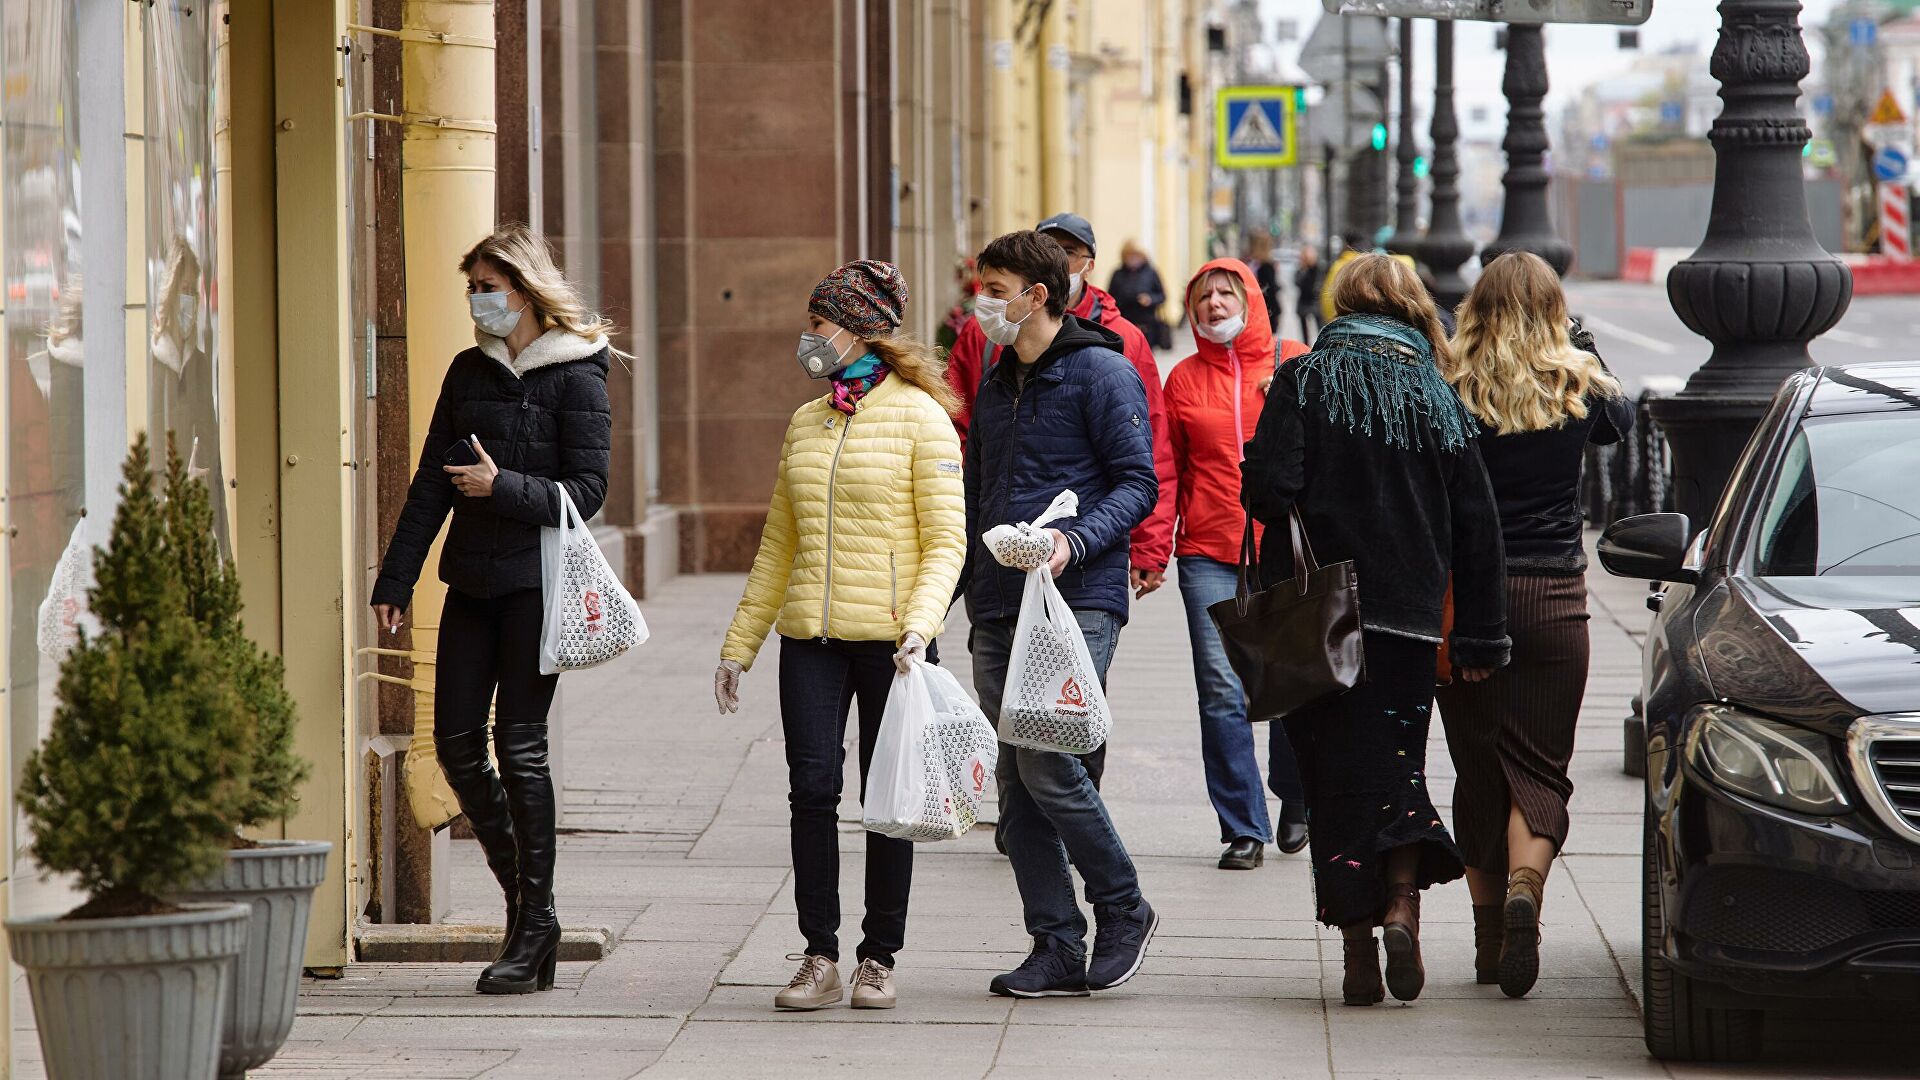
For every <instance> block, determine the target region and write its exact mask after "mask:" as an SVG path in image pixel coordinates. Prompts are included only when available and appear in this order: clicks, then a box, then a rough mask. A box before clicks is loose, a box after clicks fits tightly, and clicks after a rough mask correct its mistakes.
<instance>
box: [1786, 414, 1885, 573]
mask: <svg viewBox="0 0 1920 1080" xmlns="http://www.w3.org/2000/svg"><path fill="white" fill-rule="evenodd" d="M1756 541H1757V543H1756V546H1755V548H1754V553H1755V557H1754V572H1755V573H1756V574H1758V575H1759V576H1761V577H1826V576H1847V577H1872V576H1879V577H1908V576H1912V575H1916V574H1920V411H1900V412H1886V413H1861V414H1854V415H1846V416H1829V417H1810V418H1808V419H1807V420H1805V421H1804V422H1803V423H1802V424H1801V426H1800V430H1799V431H1797V432H1795V434H1794V437H1793V442H1792V444H1791V445H1789V446H1788V447H1787V451H1786V454H1785V455H1784V457H1783V459H1782V461H1781V463H1780V469H1779V472H1778V474H1777V475H1776V476H1775V478H1774V482H1773V490H1772V491H1771V492H1770V493H1768V495H1767V499H1766V503H1765V505H1764V508H1763V509H1762V511H1761V514H1760V518H1759V524H1758V529H1757V531H1756Z"/></svg>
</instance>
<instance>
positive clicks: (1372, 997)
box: [1340, 926, 1387, 1005]
mask: <svg viewBox="0 0 1920 1080" xmlns="http://www.w3.org/2000/svg"><path fill="white" fill-rule="evenodd" d="M1366 930H1367V935H1366V936H1365V937H1354V936H1353V935H1351V934H1348V935H1346V936H1345V937H1344V938H1342V939H1341V942H1340V951H1341V959H1342V960H1343V961H1345V964H1346V978H1345V979H1344V980H1343V981H1342V982H1341V984H1340V1000H1341V1001H1343V1002H1345V1003H1346V1004H1348V1005H1378V1004H1379V1003H1380V1002H1382V1001H1385V1000H1386V998H1387V991H1386V988H1385V987H1383V986H1381V985H1380V942H1379V941H1377V940H1375V938H1374V936H1373V927H1371V926H1369V927H1367V928H1366Z"/></svg>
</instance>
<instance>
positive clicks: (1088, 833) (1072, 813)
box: [973, 611, 1140, 956]
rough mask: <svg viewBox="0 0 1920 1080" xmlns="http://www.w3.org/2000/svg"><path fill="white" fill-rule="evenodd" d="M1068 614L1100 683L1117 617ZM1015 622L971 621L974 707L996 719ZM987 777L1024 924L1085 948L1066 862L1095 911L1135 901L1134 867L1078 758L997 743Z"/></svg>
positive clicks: (1116, 636) (1070, 948)
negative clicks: (995, 761)
mask: <svg viewBox="0 0 1920 1080" xmlns="http://www.w3.org/2000/svg"><path fill="white" fill-rule="evenodd" d="M1074 618H1075V620H1076V621H1078V622H1079V624H1080V632H1081V633H1082V634H1083V635H1085V637H1086V639H1087V651H1088V653H1090V654H1091V656H1092V659H1093V666H1094V669H1095V671H1096V672H1097V673H1098V675H1099V677H1100V682H1101V685H1102V686H1104V685H1105V684H1106V681H1107V667H1108V665H1109V664H1111V663H1112V662H1113V649H1114V646H1115V645H1117V644H1118V643H1119V641H1120V620H1119V619H1118V618H1116V617H1114V616H1113V615H1111V614H1109V613H1107V612H1104V611H1077V612H1075V613H1074ZM1014 625H1015V621H1014V620H1012V619H1004V620H999V621H996V622H987V623H981V624H979V625H977V626H975V627H974V630H973V685H974V689H975V690H977V691H978V692H979V694H980V707H981V709H982V710H983V711H985V712H986V714H987V719H989V720H992V721H993V722H994V723H995V724H998V723H999V722H1000V698H1001V696H1002V694H1004V692H1005V691H1006V685H1007V662H1008V660H1009V659H1010V657H1011V656H1012V653H1013V631H1014ZM994 781H995V782H996V783H998V784H999V786H1000V829H1001V834H1002V836H1003V838H1004V839H1005V840H1006V844H1007V858H1008V859H1009V860H1010V861H1011V862H1012V863H1013V878H1014V882H1015V884H1017V885H1018V886H1019V888H1020V905H1021V907H1022V908H1023V909H1025V913H1026V922H1027V933H1029V934H1031V935H1033V936H1034V938H1036V939H1046V940H1048V941H1050V942H1051V943H1052V944H1054V945H1055V946H1057V947H1059V948H1061V949H1064V950H1066V951H1067V952H1069V953H1071V954H1072V955H1075V956H1085V955H1086V937H1087V919H1086V916H1085V915H1084V914H1082V913H1081V911H1080V905H1079V903H1078V902H1077V901H1076V900H1075V899H1074V892H1073V868H1076V867H1077V868H1078V869H1079V871H1080V876H1081V877H1082V878H1083V879H1085V881H1086V884H1087V903H1089V904H1092V905H1093V906H1094V910H1095V912H1096V913H1098V912H1099V910H1100V909H1101V908H1106V907H1114V908H1121V909H1131V908H1133V907H1134V906H1135V905H1137V904H1138V903H1140V877H1139V875H1138V874H1136V873H1135V872H1134V868H1133V860H1132V859H1131V858H1129V857H1128V856H1127V849H1126V847H1125V846H1124V845H1122V844H1121V843H1120V836H1119V834H1118V833H1116V832H1115V831H1114V829H1113V819H1112V818H1110V817H1108V816H1107V806H1106V803H1105V802H1103V801H1101V798H1100V792H1099V790H1098V789H1096V788H1095V787H1094V786H1093V781H1092V779H1091V778H1090V777H1088V775H1087V767H1086V765H1085V763H1083V762H1082V761H1081V760H1080V759H1079V758H1077V757H1075V756H1074V755H1072V754H1056V753H1049V752H1047V751H1044V750H1027V749H1023V748H1020V747H1013V746H1008V745H1007V744H1006V743H1001V744H1000V764H999V767H998V768H996V769H995V770H994ZM1069 859H1071V865H1069Z"/></svg>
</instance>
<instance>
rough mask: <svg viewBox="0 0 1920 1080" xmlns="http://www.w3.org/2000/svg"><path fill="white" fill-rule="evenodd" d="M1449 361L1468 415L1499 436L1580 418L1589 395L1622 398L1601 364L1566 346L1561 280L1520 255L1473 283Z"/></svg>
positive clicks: (1535, 259)
mask: <svg viewBox="0 0 1920 1080" xmlns="http://www.w3.org/2000/svg"><path fill="white" fill-rule="evenodd" d="M1453 355H1454V362H1453V364H1452V365H1451V366H1446V367H1442V368H1441V370H1442V371H1444V372H1446V375H1447V379H1448V381H1449V382H1451V383H1453V388H1454V389H1455V390H1456V391H1458V392H1459V394H1460V400H1461V401H1462V402H1463V403H1464V404H1465V405H1466V406H1467V410H1468V411H1469V412H1471V413H1473V415H1474V416H1476V417H1478V418H1480V420H1481V421H1482V422H1484V423H1486V424H1487V425H1488V426H1490V427H1492V428H1493V429H1494V430H1495V431H1498V432H1499V433H1500V434H1502V435H1508V434H1512V433H1514V432H1519V431H1545V430H1547V429H1548V428H1555V427H1559V426H1560V425H1561V424H1564V423H1566V422H1567V421H1568V420H1569V419H1580V418H1583V417H1585V416H1586V415H1587V400H1586V399H1587V395H1588V393H1589V392H1591V391H1593V390H1600V391H1602V392H1603V393H1607V394H1614V395H1617V394H1619V393H1620V383H1619V380H1617V379H1615V378H1614V377H1613V376H1612V375H1610V374H1608V373H1607V370H1606V368H1604V367H1602V366H1601V364H1600V359H1599V358H1598V357H1596V356H1594V355H1593V354H1592V353H1589V352H1586V351H1584V350H1581V349H1578V348H1575V347H1574V345H1573V342H1572V341H1570V340H1569V339H1568V337H1567V297H1566V294H1565V293H1564V292H1562V291H1561V289H1560V277H1559V275H1558V274H1555V273H1554V272H1553V267H1551V266H1548V265H1547V263H1546V260H1544V259H1542V258H1540V257H1539V256H1538V255H1533V254H1529V253H1527V252H1524V251H1510V252H1508V253H1506V254H1505V255H1502V256H1500V257H1499V258H1497V259H1495V260H1493V261H1492V262H1490V263H1488V264H1487V268H1486V269H1485V270H1484V271H1482V272H1481V274H1480V280H1479V281H1476V282H1474V285H1473V290H1472V291H1471V292H1469V293H1467V299H1466V301H1465V302H1464V303H1462V304H1461V305H1460V326H1459V330H1458V332H1457V333H1455V334H1454V338H1453Z"/></svg>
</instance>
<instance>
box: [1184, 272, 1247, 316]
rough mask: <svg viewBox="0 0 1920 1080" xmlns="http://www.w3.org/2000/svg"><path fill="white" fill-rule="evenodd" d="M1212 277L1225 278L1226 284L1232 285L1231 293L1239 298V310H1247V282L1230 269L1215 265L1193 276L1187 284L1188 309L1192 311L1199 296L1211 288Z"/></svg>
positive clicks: (1198, 300)
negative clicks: (1189, 283) (1191, 282)
mask: <svg viewBox="0 0 1920 1080" xmlns="http://www.w3.org/2000/svg"><path fill="white" fill-rule="evenodd" d="M1214 278H1226V279H1227V284H1228V285H1231V286H1233V295H1235V296H1237V297H1239V298H1240V310H1241V311H1245V310H1247V283H1246V282H1244V281H1241V280H1240V275H1239V274H1236V273H1234V272H1233V271H1231V270H1227V269H1224V268H1219V267H1216V268H1215V269H1212V270H1209V271H1207V272H1206V273H1204V274H1201V275H1200V276H1199V277H1197V278H1194V279H1193V284H1191V285H1189V286H1187V310H1188V311H1192V310H1193V309H1194V308H1195V307H1196V306H1198V305H1199V303H1200V297H1201V296H1202V295H1204V294H1205V293H1206V291H1207V290H1208V289H1209V288H1212V286H1213V279H1214Z"/></svg>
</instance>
